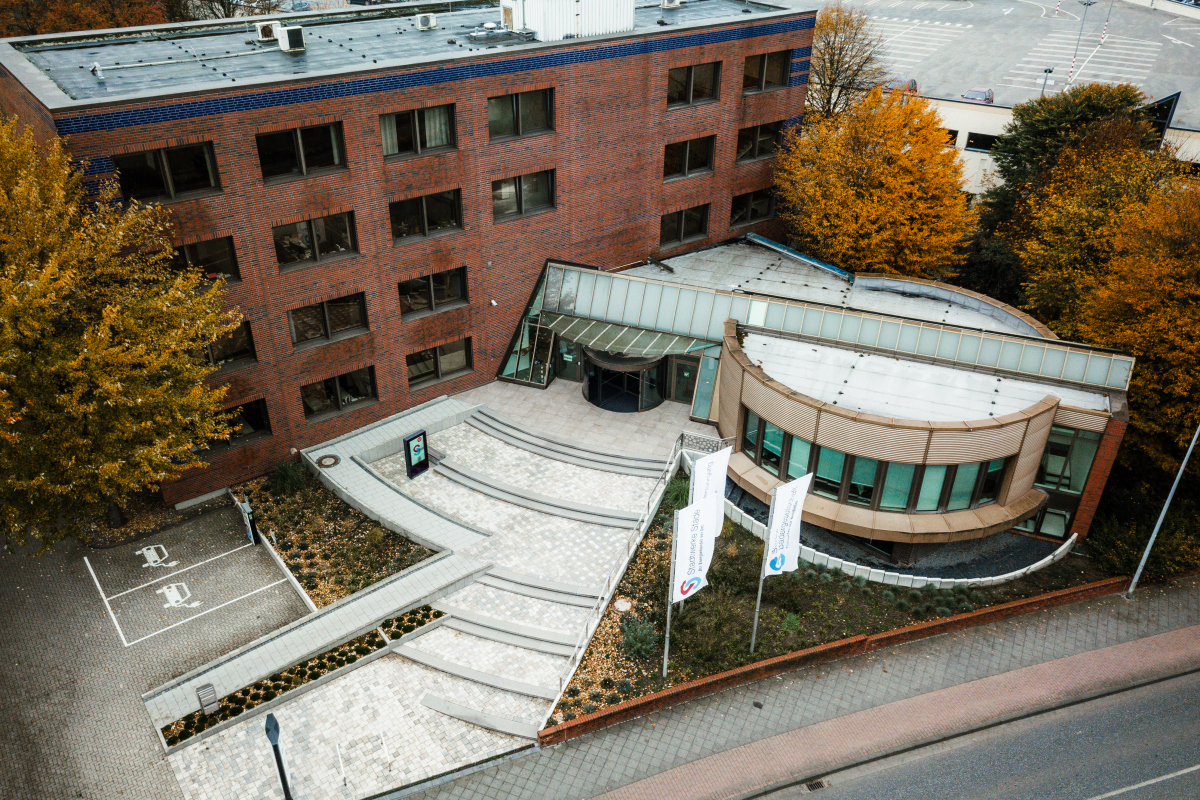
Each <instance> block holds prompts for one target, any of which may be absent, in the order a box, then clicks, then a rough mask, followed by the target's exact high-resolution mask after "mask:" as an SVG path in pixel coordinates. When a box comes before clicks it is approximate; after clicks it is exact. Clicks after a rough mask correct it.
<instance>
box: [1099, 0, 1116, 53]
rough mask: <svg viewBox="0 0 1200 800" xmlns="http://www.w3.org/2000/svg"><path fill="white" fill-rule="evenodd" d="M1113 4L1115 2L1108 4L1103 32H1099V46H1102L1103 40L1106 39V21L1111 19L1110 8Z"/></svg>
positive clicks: (1111, 0)
mask: <svg viewBox="0 0 1200 800" xmlns="http://www.w3.org/2000/svg"><path fill="white" fill-rule="evenodd" d="M1115 2H1117V0H1109V2H1108V14H1107V15H1106V16H1105V17H1104V30H1103V31H1101V32H1100V44H1104V40H1105V39H1107V38H1108V20H1109V18H1111V17H1112V7H1113V3H1115Z"/></svg>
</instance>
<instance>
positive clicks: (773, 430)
mask: <svg viewBox="0 0 1200 800" xmlns="http://www.w3.org/2000/svg"><path fill="white" fill-rule="evenodd" d="M783 436H784V434H783V431H781V430H780V429H779V428H777V427H775V426H774V425H772V424H771V423H769V422H768V423H767V424H766V427H765V429H764V430H763V445H762V463H761V465H760V466H762V468H763V469H765V470H766V471H767V472H769V473H771V474H772V475H775V476H778V475H779V470H780V468H781V467H782V466H783Z"/></svg>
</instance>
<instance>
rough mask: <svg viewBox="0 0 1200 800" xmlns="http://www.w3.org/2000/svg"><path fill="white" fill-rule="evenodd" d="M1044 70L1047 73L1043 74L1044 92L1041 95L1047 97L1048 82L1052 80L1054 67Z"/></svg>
mask: <svg viewBox="0 0 1200 800" xmlns="http://www.w3.org/2000/svg"><path fill="white" fill-rule="evenodd" d="M1042 72H1044V73H1045V74H1044V75H1043V76H1042V93H1041V95H1039V96H1040V97H1045V96H1046V83H1047V82H1048V81H1049V80H1050V75H1051V74H1053V72H1054V67H1046V68H1045V69H1044V70H1042Z"/></svg>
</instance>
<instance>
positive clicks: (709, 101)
mask: <svg viewBox="0 0 1200 800" xmlns="http://www.w3.org/2000/svg"><path fill="white" fill-rule="evenodd" d="M719 102H721V98H719V97H707V98H705V99H703V100H693V101H692V102H690V103H667V111H676V110H678V109H681V108H695V107H696V106H711V105H713V104H714V103H719Z"/></svg>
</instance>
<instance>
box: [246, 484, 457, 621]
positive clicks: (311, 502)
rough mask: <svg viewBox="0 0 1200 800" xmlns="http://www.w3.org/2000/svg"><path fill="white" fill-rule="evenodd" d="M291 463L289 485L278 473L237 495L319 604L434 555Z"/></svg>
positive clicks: (322, 604)
mask: <svg viewBox="0 0 1200 800" xmlns="http://www.w3.org/2000/svg"><path fill="white" fill-rule="evenodd" d="M288 466H289V467H292V466H294V467H296V468H297V469H299V470H301V471H300V472H294V474H292V476H291V477H292V482H291V484H290V485H288V484H287V482H284V481H280V480H279V479H278V478H277V477H276V475H275V474H274V473H273V474H272V475H271V476H270V477H268V478H256V479H254V480H251V481H248V482H246V483H243V484H241V485H240V486H235V487H234V488H233V493H234V494H235V495H237V496H238V497H241V498H244V499H246V500H249V502H250V506H251V508H253V509H254V515H255V519H256V520H257V521H258V529H259V531H260V532H262V533H263V534H264V535H267V534H274V536H275V539H274V542H275V549H276V550H277V551H278V552H279V555H280V556H281V557H282V558H283V560H284V562H285V563H286V564H287V566H288V569H289V570H291V572H292V574H293V575H295V576H296V580H298V581H300V584H301V585H302V586H303V587H304V590H305V591H306V592H308V596H309V597H311V598H312V601H313V602H314V603H315V604H316V605H317V606H318V607H321V606H327V605H329V604H330V603H333V602H335V601H337V600H341V599H342V598H343V597H347V596H349V595H351V594H353V593H354V592H356V591H358V590H359V589H362V588H365V587H367V586H370V585H371V584H373V583H375V582H376V581H379V580H381V579H383V578H386V577H387V576H389V575H393V574H395V573H397V572H400V571H401V570H404V569H407V568H408V567H411V566H413V565H414V564H417V563H419V562H421V561H424V560H425V559H426V558H429V557H430V556H431V555H433V551H432V550H429V549H428V548H426V547H422V546H421V545H419V544H416V543H414V542H411V541H409V540H408V539H405V538H404V537H403V536H400V535H399V534H396V533H393V532H391V531H389V530H386V529H384V528H381V527H379V526H378V525H377V524H376V523H375V521H374V520H372V519H370V518H368V517H366V516H364V515H363V514H360V513H359V512H358V511H356V510H355V509H353V508H351V507H350V506H348V505H346V504H345V503H344V502H342V501H341V500H340V499H339V498H338V497H337V496H336V495H334V494H333V493H332V492H330V491H329V490H328V489H326V488H325V487H324V486H322V485H321V484H320V483H319V482H318V481H316V480H315V479H314V478H312V477H311V476H310V475H309V474H308V473H307V472H305V471H302V470H303V468H302V467H300V465H298V464H295V465H291V464H289V465H288ZM284 486H286V488H287V489H288V491H285V490H284V489H283V487H284Z"/></svg>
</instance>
